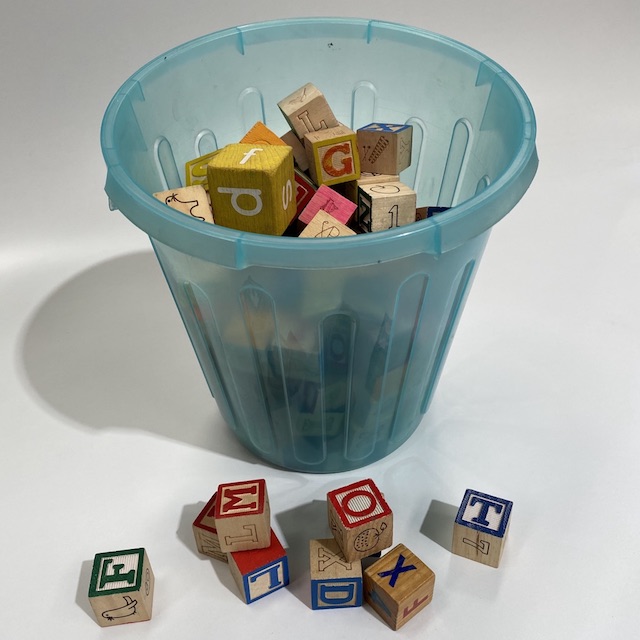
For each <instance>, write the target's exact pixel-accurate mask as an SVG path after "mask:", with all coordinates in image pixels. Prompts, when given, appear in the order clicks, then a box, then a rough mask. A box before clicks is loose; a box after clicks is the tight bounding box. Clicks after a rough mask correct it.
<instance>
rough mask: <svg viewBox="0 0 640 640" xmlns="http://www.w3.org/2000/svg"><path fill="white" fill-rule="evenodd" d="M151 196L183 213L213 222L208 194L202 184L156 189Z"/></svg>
mask: <svg viewBox="0 0 640 640" xmlns="http://www.w3.org/2000/svg"><path fill="white" fill-rule="evenodd" d="M153 197H154V198H157V199H158V200H160V202H164V203H165V204H166V205H168V206H169V207H171V208H172V209H175V210H176V211H180V212H181V213H184V214H185V215H188V216H191V217H192V218H197V219H198V220H202V221H203V222H211V223H213V213H212V212H211V203H210V202H209V194H208V193H207V191H206V189H205V188H204V187H203V186H202V185H194V186H192V187H180V188H178V189H169V190H168V191H158V192H157V193H154V194H153Z"/></svg>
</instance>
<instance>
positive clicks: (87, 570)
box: [76, 559, 96, 622]
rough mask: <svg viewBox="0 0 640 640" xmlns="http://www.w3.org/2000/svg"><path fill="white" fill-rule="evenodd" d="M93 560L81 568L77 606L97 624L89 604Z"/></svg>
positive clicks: (85, 562)
mask: <svg viewBox="0 0 640 640" xmlns="http://www.w3.org/2000/svg"><path fill="white" fill-rule="evenodd" d="M92 568H93V559H91V560H85V561H84V562H83V563H82V566H81V567H80V575H79V576H78V588H77V589H76V604H77V605H78V606H79V607H80V608H81V609H82V610H83V611H84V612H85V613H86V614H87V615H88V616H89V617H90V618H91V619H92V620H93V621H94V622H95V620H96V616H95V614H94V613H93V609H92V608H91V605H90V604H89V595H88V594H89V583H90V582H91V569H92Z"/></svg>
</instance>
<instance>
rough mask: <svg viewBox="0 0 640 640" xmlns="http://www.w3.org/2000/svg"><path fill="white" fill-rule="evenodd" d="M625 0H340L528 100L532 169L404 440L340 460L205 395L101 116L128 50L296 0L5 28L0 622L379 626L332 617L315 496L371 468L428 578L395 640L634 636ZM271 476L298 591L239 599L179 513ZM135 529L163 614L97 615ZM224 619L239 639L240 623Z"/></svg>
mask: <svg viewBox="0 0 640 640" xmlns="http://www.w3.org/2000/svg"><path fill="white" fill-rule="evenodd" d="M638 6H639V5H638V3H637V2H636V1H635V0H626V1H625V0H611V1H610V2H607V3H601V2H585V1H580V2H578V1H577V0H571V1H569V2H562V3H559V2H557V1H555V0H554V1H551V0H542V1H539V2H529V3H522V2H517V1H516V0H511V1H502V0H486V1H484V2H475V1H472V0H468V1H466V2H458V1H453V0H452V1H451V2H430V1H425V0H420V1H418V0H416V1H413V0H398V1H396V2H392V3H389V2H382V1H380V0H369V1H368V2H362V1H359V2H353V3H349V4H348V5H347V4H345V3H344V2H337V1H334V0H325V2H324V3H322V4H317V5H314V6H313V7H309V9H308V11H307V12H308V13H311V14H316V15H318V14H326V15H358V16H364V17H371V18H378V19H387V20H393V21H398V22H405V23H411V24H414V25H416V26H419V27H424V28H427V29H429V30H432V31H436V32H440V33H443V34H445V35H447V36H450V37H453V38H455V39H457V40H460V41H462V42H465V43H466V44H469V45H471V46H472V47H474V48H476V49H478V50H480V51H482V52H483V53H485V54H487V55H489V56H490V57H492V58H493V59H495V60H496V61H497V62H499V63H501V64H502V65H504V66H505V67H506V68H507V69H508V70H509V71H510V72H511V73H512V74H513V75H514V76H515V77H516V78H517V79H518V81H519V82H520V83H521V84H522V86H523V87H524V89H525V91H526V92H527V93H528V95H529V96H530V98H531V100H532V103H533V105H534V108H535V110H536V114H537V119H538V127H539V135H538V151H539V155H540V169H539V172H538V175H537V177H536V178H535V180H534V182H533V185H532V187H531V189H530V190H529V192H528V193H527V194H526V195H525V197H524V199H523V200H522V202H521V203H520V204H519V205H518V206H517V208H516V209H515V210H514V211H513V212H512V213H511V214H510V215H509V216H507V218H506V219H505V220H503V221H502V222H501V223H500V224H498V225H497V227H496V228H495V230H494V232H493V234H492V237H491V239H490V241H489V245H488V247H487V251H486V253H485V257H484V260H483V263H482V265H481V267H480V271H479V274H478V277H477V279H476V282H475V285H474V288H473V290H472V292H471V295H470V298H469V302H468V305H467V308H466V310H465V313H464V314H463V317H462V321H461V323H460V328H459V331H458V335H457V337H456V339H455V342H454V345H453V348H452V350H451V353H450V357H449V360H448V362H447V365H446V367H445V370H444V374H443V377H442V380H441V383H440V386H439V389H438V391H437V395H436V398H435V401H434V404H433V406H432V409H431V410H430V413H429V414H428V416H427V417H426V418H425V420H424V421H423V424H422V425H421V428H420V429H419V430H418V432H417V433H416V434H415V436H414V437H412V439H411V440H410V441H409V442H408V443H407V444H406V445H405V446H404V447H403V448H401V449H400V450H399V451H398V452H396V453H395V454H394V455H392V456H391V457H389V458H388V459H386V460H384V461H382V462H380V463H378V464H375V465H372V466H370V467H368V468H366V469H363V470H361V471H356V472H353V473H349V474H340V475H333V476H312V475H303V474H295V473H288V472H284V471H279V470H275V469H272V468H269V467H265V466H263V465H262V464H260V463H259V462H258V461H257V460H256V459H254V458H253V457H252V456H251V455H249V454H248V453H246V452H245V451H244V450H243V449H242V447H241V446H240V445H239V444H237V443H236V441H235V440H234V438H233V436H232V435H231V433H230V432H229V431H228V430H227V429H226V427H225V426H224V424H223V423H222V420H221V418H220V416H219V413H218V411H217V408H216V405H215V402H214V401H213V400H212V399H211V398H210V396H209V394H208V391H207V389H206V386H205V383H204V379H203V377H202V375H201V373H200V371H199V369H198V365H197V363H196V359H195V356H194V355H193V353H192V351H191V347H190V345H189V343H188V339H187V337H186V335H185V334H184V331H183V328H182V326H181V324H180V320H179V318H178V314H177V312H176V311H175V309H174V307H173V302H172V300H171V297H170V294H169V292H168V290H167V289H166V287H165V285H164V282H163V281H162V277H161V274H160V271H159V268H158V267H157V266H156V264H155V259H154V258H153V256H152V254H151V250H150V246H149V244H148V240H147V238H146V237H145V236H144V235H143V234H142V233H141V232H140V231H138V230H137V229H136V228H135V227H134V226H133V225H131V224H130V223H129V222H128V221H127V220H126V219H125V218H124V217H123V216H122V215H121V214H119V213H117V212H113V213H112V212H109V211H108V208H107V201H106V197H105V195H104V193H103V185H104V178H105V170H104V165H103V161H102V157H101V154H100V148H99V141H98V135H99V126H100V121H101V117H102V114H103V111H104V109H105V107H106V105H107V102H108V100H109V99H110V97H111V96H112V95H113V93H114V92H115V91H116V89H117V88H118V86H119V85H120V84H121V83H122V82H123V81H124V80H125V79H126V78H127V77H128V76H129V75H130V74H131V73H132V72H134V71H135V70H136V69H137V68H138V67H140V66H141V65H142V64H143V63H145V62H146V61H147V60H149V59H151V58H152V57H155V56H156V55H157V54H160V53H161V52H163V51H165V50H167V49H169V48H171V47H173V46H174V45H177V44H179V43H181V42H184V41H186V40H189V39H191V38H194V37H197V36H199V35H202V34H204V33H207V32H210V31H215V30H218V29H221V28H224V27H228V26H232V25H235V24H242V23H246V22H252V21H255V20H262V19H271V18H277V17H289V16H296V15H302V14H304V13H305V7H304V6H303V5H300V3H297V2H293V1H289V0H282V1H281V2H279V3H278V5H277V7H276V6H274V4H273V3H270V2H245V3H230V2H229V3H218V2H211V0H208V1H207V2H204V1H201V0H192V2H189V3H180V2H169V1H168V0H158V1H157V2H153V3H152V2H140V1H137V2H136V1H133V0H127V2H123V1H117V2H116V1H114V2H96V1H95V0H93V1H87V0H84V1H83V2H81V1H80V0H66V1H64V2H57V3H39V4H37V5H36V4H35V3H33V2H22V3H12V4H11V5H10V6H7V7H5V10H4V12H3V20H2V22H1V23H0V33H1V37H0V53H1V59H2V65H1V67H0V86H2V98H1V100H0V109H1V118H0V122H1V123H2V125H1V126H2V136H1V139H2V153H1V155H0V163H1V171H0V175H2V185H3V188H2V205H1V208H2V227H1V230H0V301H1V302H0V388H1V389H2V392H1V395H0V425H1V427H0V429H1V431H0V492H1V495H2V510H3V517H2V529H1V531H2V534H1V536H2V538H1V542H2V544H1V545H0V567H1V568H2V580H0V603H2V605H1V608H2V622H1V628H2V632H1V634H0V635H1V636H2V637H3V638H12V639H14V638H38V637H46V638H48V639H50V640H55V639H58V638H60V639H62V638H64V640H74V639H76V638H78V639H79V638H82V639H83V640H87V639H89V638H98V637H103V635H104V637H107V636H110V637H119V638H134V637H135V638H140V637H153V638H154V639H157V640H161V639H163V638H168V639H169V638H170V639H172V640H175V638H210V637H214V636H215V637H240V638H249V637H260V638H279V639H287V638H296V639H298V638H303V637H304V638H326V637H336V638H342V637H355V636H354V634H355V633H357V634H358V637H366V638H370V637H389V636H390V634H391V633H392V632H391V631H390V630H389V629H388V628H387V627H386V626H385V625H384V624H383V623H382V622H381V621H380V620H379V619H378V618H377V617H376V616H375V615H374V614H373V613H372V612H371V609H369V608H368V607H367V608H363V609H361V610H347V611H334V612H316V611H311V610H310V608H309V593H308V584H307V582H306V579H305V577H306V576H305V572H306V559H305V554H306V548H307V539H308V538H311V537H322V536H324V535H326V534H327V533H328V530H327V529H326V524H325V521H324V502H323V501H324V499H325V495H326V492H327V490H329V489H333V488H335V487H338V486H341V485H342V484H346V483H347V482H348V481H353V480H357V479H359V478H361V477H367V476H370V477H373V478H374V479H375V480H376V482H377V483H378V485H379V486H380V487H381V489H382V490H383V491H384V493H385V496H386V498H387V500H388V502H389V503H390V504H391V505H392V507H393V508H394V512H395V540H396V541H398V542H400V541H401V542H404V543H405V544H406V545H407V546H408V547H409V548H410V549H411V550H412V551H414V552H415V553H416V554H417V555H418V556H420V557H421V558H422V559H423V560H424V561H425V562H426V563H427V564H428V565H429V566H430V567H431V568H432V569H433V570H434V571H435V573H436V576H437V578H436V591H435V596H434V600H433V603H432V604H431V605H430V606H429V607H428V608H427V609H426V610H425V611H424V612H423V613H421V614H420V615H419V616H418V617H417V618H415V619H414V620H413V621H411V622H410V623H409V624H407V625H406V626H405V627H404V628H403V629H402V630H401V631H400V632H399V635H401V636H404V637H408V638H417V637H428V638H430V639H431V640H441V639H460V638H463V637H479V638H496V639H498V638H518V639H519V640H528V639H534V638H535V639H537V638H545V639H546V640H548V639H550V638H561V639H563V640H566V639H567V638H580V640H585V639H587V638H630V637H635V636H636V634H637V627H638V625H639V624H640V615H639V614H638V611H639V607H638V601H639V598H640V579H639V577H638V574H639V568H640V545H639V544H638V541H637V532H638V530H639V527H640V515H639V514H640V511H639V510H638V509H637V508H636V503H637V491H638V487H640V465H638V458H639V454H640V415H639V414H640V400H639V398H640V394H639V393H638V383H639V381H640V357H639V356H640V340H639V330H638V317H639V314H640V300H639V296H638V283H637V279H638V276H639V275H640V252H639V251H638V244H639V242H640V211H639V208H640V193H639V185H640V124H639V122H640V121H639V119H638V109H639V104H640V83H638V75H637V64H636V63H637V60H638V59H640V46H639V42H640V40H639V39H638V33H639V32H640V31H639V29H640V14H639V9H638ZM253 477H265V478H266V479H267V482H268V487H269V493H270V499H271V508H272V513H273V514H274V515H275V517H274V526H275V528H276V531H277V532H278V534H280V535H281V537H282V539H283V542H284V543H285V546H287V547H288V548H289V552H290V561H291V571H292V578H293V581H292V584H291V585H290V587H289V588H288V589H286V590H282V591H280V592H278V593H277V594H273V595H272V596H269V597H268V598H265V599H263V600H261V601H259V602H257V603H255V604H253V605H251V606H250V607H247V606H246V605H245V604H243V603H242V602H241V601H240V599H239V597H238V595H237V593H236V589H235V585H234V584H233V583H232V580H231V578H230V577H229V575H228V572H227V570H226V567H225V566H224V565H220V564H217V563H215V562H212V561H209V560H208V559H206V558H204V557H199V556H198V555H197V554H196V552H195V548H194V543H193V539H192V535H191V522H192V520H193V518H194V517H195V515H196V514H197V512H198V511H199V508H200V507H201V506H202V505H203V503H204V501H206V500H207V499H208V498H209V496H210V494H211V493H212V491H213V490H214V489H215V487H216V486H217V484H218V483H219V482H222V481H229V480H236V479H245V478H253ZM467 487H472V488H475V489H478V490H480V491H485V492H487V493H493V494H494V495H498V496H501V497H504V498H508V499H510V500H513V502H514V508H513V513H512V524H511V530H510V532H509V539H508V540H507V546H506V551H505V555H504V557H503V562H502V565H501V567H500V569H498V570H494V569H491V568H488V567H484V566H482V565H479V564H476V563H473V562H470V561H467V560H464V559H462V558H458V557H456V556H452V555H451V554H450V552H449V551H448V550H447V548H446V547H447V545H448V536H449V534H450V529H449V530H447V527H448V526H450V525H448V524H447V521H446V518H447V517H449V516H451V512H452V510H453V506H452V505H456V504H457V503H459V501H460V500H461V498H462V495H463V493H464V490H465V489H466V488H467ZM134 546H144V547H146V548H147V550H148V552H149V556H150V559H151V563H152V566H153V569H154V572H155V575H156V592H155V605H154V617H153V620H151V621H150V622H147V623H140V624H135V625H128V626H123V627H119V628H117V629H108V630H101V629H100V628H99V627H98V626H97V625H96V623H95V621H94V620H93V619H92V617H91V613H90V609H89V606H88V604H87V601H86V596H85V594H86V590H87V587H88V579H89V571H90V563H91V560H92V558H93V555H94V554H95V553H96V552H102V551H110V550H115V549H123V548H130V547H134ZM230 633H233V634H234V635H233V636H230V635H229V634H230Z"/></svg>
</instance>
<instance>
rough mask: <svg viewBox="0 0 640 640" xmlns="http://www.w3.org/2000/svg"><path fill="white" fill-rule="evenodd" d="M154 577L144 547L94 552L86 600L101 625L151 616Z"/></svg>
mask: <svg viewBox="0 0 640 640" xmlns="http://www.w3.org/2000/svg"><path fill="white" fill-rule="evenodd" d="M153 588H154V577H153V571H152V570H151V565H150V564H149V557H148V556H147V553H146V551H145V550H144V549H126V550H123V551H110V552H108V553H98V554H96V556H95V558H94V560H93V567H92V570H91V582H90V585H89V602H90V604H91V608H92V609H93V612H94V613H95V615H96V620H97V622H98V624H99V625H100V626H101V627H109V626H113V625H117V624H126V623H129V622H142V621H144V620H150V619H151V613H152V608H153Z"/></svg>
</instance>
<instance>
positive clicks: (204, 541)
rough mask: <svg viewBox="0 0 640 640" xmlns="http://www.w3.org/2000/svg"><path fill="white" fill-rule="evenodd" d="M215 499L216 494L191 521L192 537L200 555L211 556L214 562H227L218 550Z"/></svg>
mask: <svg viewBox="0 0 640 640" xmlns="http://www.w3.org/2000/svg"><path fill="white" fill-rule="evenodd" d="M217 497H218V494H217V492H216V493H214V494H213V496H211V499H210V500H209V502H207V504H206V505H205V507H204V509H203V510H202V511H201V512H200V513H199V514H198V517H197V518H196V519H195V520H194V521H193V536H194V538H195V539H196V547H197V548H198V551H199V552H200V553H202V554H204V555H205V556H211V557H212V558H215V559H216V560H221V561H222V562H227V554H226V553H225V552H224V551H222V549H221V548H220V539H219V537H218V529H217V528H216V514H215V511H216V501H217Z"/></svg>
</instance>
